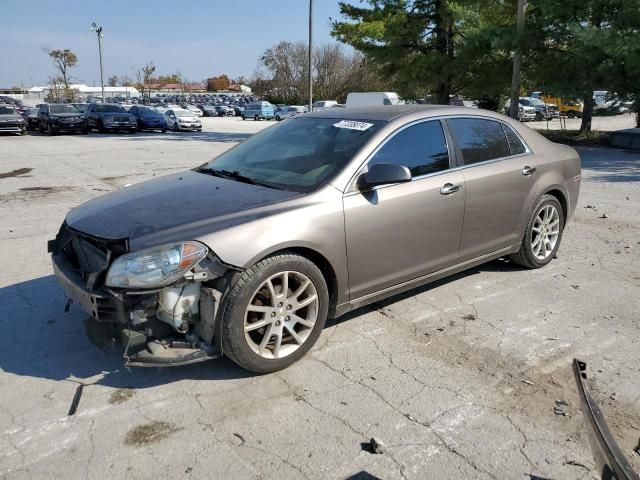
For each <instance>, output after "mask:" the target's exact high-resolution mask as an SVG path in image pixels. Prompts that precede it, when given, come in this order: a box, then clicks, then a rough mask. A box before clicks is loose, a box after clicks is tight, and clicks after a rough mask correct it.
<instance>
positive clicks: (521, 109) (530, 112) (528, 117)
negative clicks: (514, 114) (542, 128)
mask: <svg viewBox="0 0 640 480" xmlns="http://www.w3.org/2000/svg"><path fill="white" fill-rule="evenodd" d="M510 105H511V100H510V99H509V100H507V102H506V103H505V105H504V113H505V114H506V115H508V114H509V108H510ZM537 116H538V115H537V111H536V109H535V108H534V107H528V106H525V105H523V104H522V103H520V102H519V103H518V120H519V121H520V122H531V121H533V120H536V119H537Z"/></svg>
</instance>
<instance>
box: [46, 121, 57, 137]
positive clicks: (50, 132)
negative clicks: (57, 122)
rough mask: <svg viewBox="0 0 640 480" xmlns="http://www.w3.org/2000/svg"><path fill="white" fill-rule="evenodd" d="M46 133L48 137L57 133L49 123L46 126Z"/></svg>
mask: <svg viewBox="0 0 640 480" xmlns="http://www.w3.org/2000/svg"><path fill="white" fill-rule="evenodd" d="M47 133H48V134H49V135H55V134H56V133H57V132H56V129H55V128H53V126H52V125H51V124H50V123H49V124H47Z"/></svg>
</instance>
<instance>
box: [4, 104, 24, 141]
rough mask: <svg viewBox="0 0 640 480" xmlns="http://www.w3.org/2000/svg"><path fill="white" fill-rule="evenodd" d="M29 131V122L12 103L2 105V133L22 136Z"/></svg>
mask: <svg viewBox="0 0 640 480" xmlns="http://www.w3.org/2000/svg"><path fill="white" fill-rule="evenodd" d="M26 130H27V122H26V121H25V119H24V118H22V115H20V114H19V113H18V111H17V110H16V107H15V106H14V105H13V104H10V103H0V132H1V133H17V134H18V135H22V134H24V133H25V131H26Z"/></svg>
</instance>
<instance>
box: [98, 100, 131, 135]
mask: <svg viewBox="0 0 640 480" xmlns="http://www.w3.org/2000/svg"><path fill="white" fill-rule="evenodd" d="M85 115H86V117H87V120H88V122H89V128H96V129H98V131H100V132H102V133H104V132H107V131H117V130H126V131H128V132H129V133H136V131H137V128H138V125H137V121H136V117H134V116H133V115H132V114H131V113H129V112H127V111H126V110H125V109H124V108H122V107H121V106H120V105H116V104H113V103H92V104H90V106H89V108H88V109H87V111H86V113H85Z"/></svg>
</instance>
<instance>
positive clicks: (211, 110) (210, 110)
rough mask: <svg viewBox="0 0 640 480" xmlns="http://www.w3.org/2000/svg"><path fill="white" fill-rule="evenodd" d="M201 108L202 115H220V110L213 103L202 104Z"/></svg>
mask: <svg viewBox="0 0 640 480" xmlns="http://www.w3.org/2000/svg"><path fill="white" fill-rule="evenodd" d="M200 110H202V115H203V116H205V117H217V116H218V112H217V110H216V107H214V106H213V105H202V106H201V107H200Z"/></svg>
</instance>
